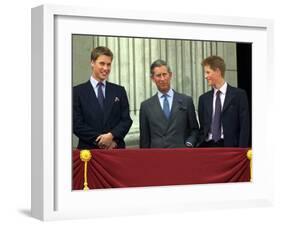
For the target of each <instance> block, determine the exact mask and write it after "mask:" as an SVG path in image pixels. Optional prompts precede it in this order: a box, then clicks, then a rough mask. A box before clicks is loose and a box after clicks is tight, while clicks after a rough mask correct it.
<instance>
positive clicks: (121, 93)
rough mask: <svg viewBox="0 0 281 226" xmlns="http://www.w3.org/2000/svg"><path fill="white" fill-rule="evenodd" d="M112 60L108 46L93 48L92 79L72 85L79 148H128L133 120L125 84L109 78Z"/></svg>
mask: <svg viewBox="0 0 281 226" xmlns="http://www.w3.org/2000/svg"><path fill="white" fill-rule="evenodd" d="M112 60H113V54H112V52H111V50H110V49H108V48H107V47H97V48H95V49H93V51H92V52H91V68H92V75H91V77H90V80H89V81H87V82H86V83H83V84H80V85H78V86H76V87H74V88H73V131H74V134H75V135H76V136H77V137H78V138H79V143H78V146H77V148H79V149H92V148H100V149H113V148H125V142H124V137H125V136H126V134H127V133H128V131H129V129H130V127H131V125H132V120H131V118H130V115H129V103H128V97H127V94H126V91H125V89H124V87H122V86H119V85H116V84H113V83H110V82H107V81H106V80H107V78H108V76H109V74H110V70H111V63H112Z"/></svg>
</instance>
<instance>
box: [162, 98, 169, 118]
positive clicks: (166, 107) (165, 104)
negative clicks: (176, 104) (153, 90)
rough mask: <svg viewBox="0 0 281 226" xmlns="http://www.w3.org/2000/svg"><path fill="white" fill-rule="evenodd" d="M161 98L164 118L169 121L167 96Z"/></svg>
mask: <svg viewBox="0 0 281 226" xmlns="http://www.w3.org/2000/svg"><path fill="white" fill-rule="evenodd" d="M162 97H164V102H163V111H164V114H165V116H166V118H167V119H169V118H170V106H169V101H168V98H167V94H164V95H163V96H162Z"/></svg>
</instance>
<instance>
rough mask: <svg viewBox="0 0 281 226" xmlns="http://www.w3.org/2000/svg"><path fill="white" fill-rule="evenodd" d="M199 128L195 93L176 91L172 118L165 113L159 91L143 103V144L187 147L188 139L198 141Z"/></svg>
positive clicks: (141, 136)
mask: <svg viewBox="0 0 281 226" xmlns="http://www.w3.org/2000/svg"><path fill="white" fill-rule="evenodd" d="M198 132H199V127H198V123H197V120H196V115H195V109H194V104H193V101H192V98H191V97H189V96H186V95H184V94H179V93H177V92H174V98H173V104H172V109H171V115H170V119H169V120H168V119H167V118H166V117H165V115H164V112H163V110H162V108H161V105H160V102H159V99H158V96H157V94H156V95H154V96H153V97H151V98H150V99H148V100H146V101H144V102H142V103H141V107H140V147H141V148H183V147H185V142H186V141H188V142H190V143H191V144H193V145H195V144H196V141H197V136H198Z"/></svg>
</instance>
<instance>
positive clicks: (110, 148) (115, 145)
mask: <svg viewBox="0 0 281 226" xmlns="http://www.w3.org/2000/svg"><path fill="white" fill-rule="evenodd" d="M114 148H117V144H116V142H115V141H112V143H111V145H110V146H109V147H108V150H112V149H114Z"/></svg>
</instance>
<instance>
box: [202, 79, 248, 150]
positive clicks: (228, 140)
mask: <svg viewBox="0 0 281 226" xmlns="http://www.w3.org/2000/svg"><path fill="white" fill-rule="evenodd" d="M213 92H214V90H211V91H209V92H206V93H204V94H202V95H201V96H200V97H199V104H198V115H199V122H200V139H199V143H198V146H199V145H200V144H201V143H202V142H204V140H206V138H207V136H208V132H209V131H210V129H211V123H212V113H213ZM222 127H223V133H224V146H225V147H248V143H249V129H250V128H249V106H248V99H247V94H246V92H245V91H244V90H242V89H239V88H234V87H232V86H230V85H229V84H227V90H226V95H225V100H224V104H223V109H222Z"/></svg>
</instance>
